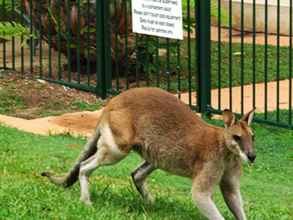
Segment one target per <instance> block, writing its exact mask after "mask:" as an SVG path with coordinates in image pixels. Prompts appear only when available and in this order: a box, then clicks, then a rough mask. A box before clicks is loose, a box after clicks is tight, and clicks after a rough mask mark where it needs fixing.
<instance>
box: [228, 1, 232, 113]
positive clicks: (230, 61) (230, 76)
mask: <svg viewBox="0 0 293 220" xmlns="http://www.w3.org/2000/svg"><path fill="white" fill-rule="evenodd" d="M232 49H233V48H232V0H229V108H230V110H232V107H233V106H232V105H233V103H232V98H233V95H232V70H233V69H232V64H233V63H232V62H233V60H232Z"/></svg>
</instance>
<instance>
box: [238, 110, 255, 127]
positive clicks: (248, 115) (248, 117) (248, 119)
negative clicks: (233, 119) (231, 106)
mask: <svg viewBox="0 0 293 220" xmlns="http://www.w3.org/2000/svg"><path fill="white" fill-rule="evenodd" d="M254 112H255V109H252V110H251V111H250V112H248V113H246V114H245V115H243V116H242V118H241V121H245V122H246V123H247V124H248V126H250V124H251V122H252V120H253V116H254Z"/></svg>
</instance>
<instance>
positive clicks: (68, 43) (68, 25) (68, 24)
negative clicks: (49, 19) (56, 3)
mask: <svg viewBox="0 0 293 220" xmlns="http://www.w3.org/2000/svg"><path fill="white" fill-rule="evenodd" d="M65 4H66V6H65V7H66V10H65V11H66V17H67V18H66V47H67V80H68V82H71V16H70V12H71V10H70V9H71V1H66V3H65Z"/></svg>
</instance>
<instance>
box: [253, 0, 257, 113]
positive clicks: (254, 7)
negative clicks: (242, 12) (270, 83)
mask: <svg viewBox="0 0 293 220" xmlns="http://www.w3.org/2000/svg"><path fill="white" fill-rule="evenodd" d="M252 7H253V8H252V27H253V30H252V106H253V108H255V98H256V88H255V84H256V75H255V73H256V64H255V60H256V50H255V44H256V2H255V0H253V2H252Z"/></svg>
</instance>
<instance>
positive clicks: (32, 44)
mask: <svg viewBox="0 0 293 220" xmlns="http://www.w3.org/2000/svg"><path fill="white" fill-rule="evenodd" d="M29 20H30V37H29V46H30V74H33V72H34V59H33V58H34V37H33V2H32V0H30V1H29Z"/></svg>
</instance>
